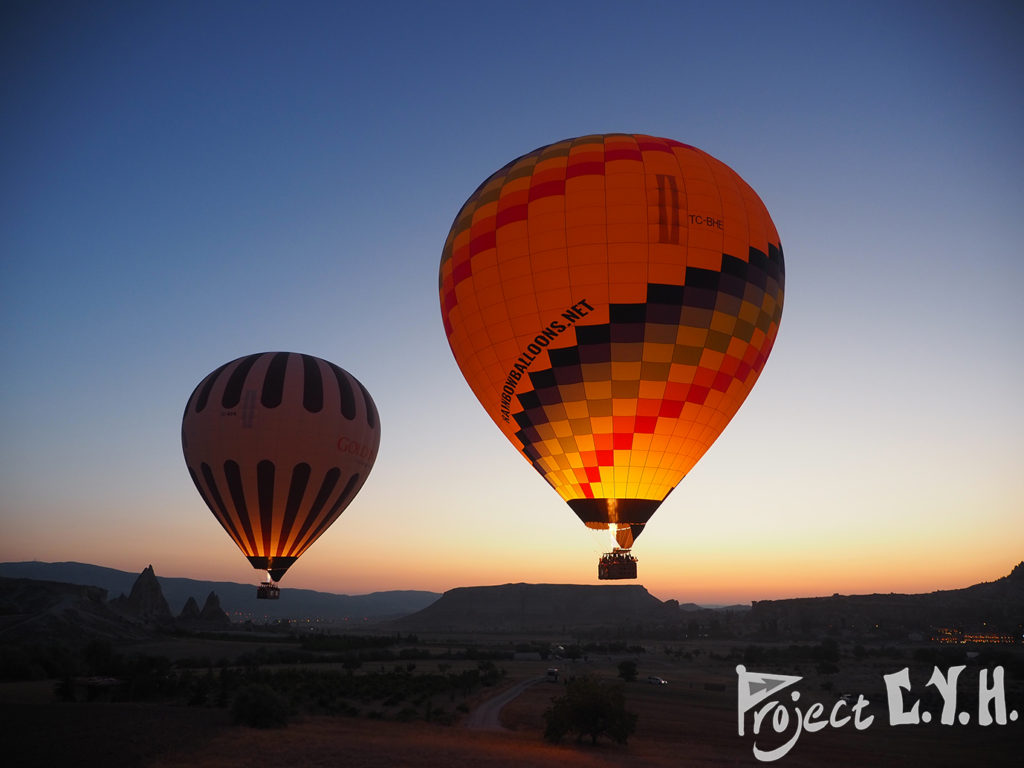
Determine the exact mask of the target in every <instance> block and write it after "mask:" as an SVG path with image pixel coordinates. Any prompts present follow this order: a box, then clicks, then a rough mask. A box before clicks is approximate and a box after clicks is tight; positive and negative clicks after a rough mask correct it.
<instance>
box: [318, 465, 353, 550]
mask: <svg viewBox="0 0 1024 768" xmlns="http://www.w3.org/2000/svg"><path fill="white" fill-rule="evenodd" d="M358 482H359V473H358V472H356V473H355V474H354V475H352V477H350V478H349V479H348V482H347V483H345V488H344V489H343V490H342V492H341V495H340V496H338V500H337V501H336V502H334V504H333V506H332V507H331V511H330V512H328V513H327V514H326V515H324V517H323V519H322V520H321V521H320V523H319V525H317V527H316V530H314V531H313V533H311V534H310V535H309V536H308V540H309V543H310V544H312V543H313V542H314V541H316V540H317V539H318V538H320V534H321V533H323V532H324V531H326V530H327V528H328V526H330V524H331V523H333V522H334V521H335V520H337V519H338V516H339V515H340V514H341V513H342V512H344V511H345V505H346V504H348V502H349V501H351V499H352V491H353V490H354V489H355V487H356V484H357V483H358Z"/></svg>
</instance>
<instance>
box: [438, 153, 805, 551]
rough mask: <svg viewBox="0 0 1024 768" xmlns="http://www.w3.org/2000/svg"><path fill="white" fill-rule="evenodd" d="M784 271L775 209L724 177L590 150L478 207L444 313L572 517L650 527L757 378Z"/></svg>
mask: <svg viewBox="0 0 1024 768" xmlns="http://www.w3.org/2000/svg"><path fill="white" fill-rule="evenodd" d="M784 273H785V269H784V263H783V255H782V248H781V244H780V242H779V237H778V233H777V232H776V230H775V226H774V225H773V223H772V221H771V218H770V216H769V215H768V211H767V210H766V209H765V206H764V204H763V203H762V202H761V200H760V199H759V198H758V197H757V195H756V193H755V192H754V191H753V190H752V189H751V188H750V187H749V186H748V185H747V184H746V183H745V182H744V181H743V180H742V179H741V178H740V177H739V176H738V175H737V174H736V173H735V172H734V171H733V170H732V169H730V168H729V167H728V166H726V165H725V164H723V163H721V162H720V161H718V160H716V159H715V158H713V157H711V156H710V155H708V154H707V153H705V152H702V151H700V150H699V149H696V148H694V147H691V146H688V145H685V144H681V143H679V142H676V141H672V140H669V139H660V138H656V137H652V136H643V135H633V134H608V135H601V136H586V137H581V138H577V139H569V140H567V141H562V142H558V143H556V144H552V145H549V146H547V147H542V148H540V149H538V150H535V151H534V152H531V153H529V154H528V155H524V156H523V157H520V158H518V159H516V160H514V161H513V162H511V163H509V164H508V165H507V166H505V167H504V168H502V169H501V170H500V171H498V172H497V173H495V174H494V175H493V176H491V177H490V178H489V179H487V180H486V181H485V182H484V183H483V184H482V185H480V187H479V188H478V189H477V190H476V192H475V193H474V194H473V195H472V196H471V197H470V198H469V200H467V202H466V203H465V205H464V206H463V207H462V210H461V211H460V212H459V214H458V216H457V217H456V219H455V223H454V224H453V226H452V228H451V231H450V233H449V235H448V239H447V242H446V243H445V247H444V251H443V254H442V258H441V268H440V301H441V314H442V319H443V321H444V327H445V331H446V333H447V336H448V342H449V344H450V346H451V349H452V352H453V354H454V355H455V359H456V361H457V362H458V364H459V367H460V368H461V369H462V372H463V374H464V375H465V376H466V379H467V381H468V383H469V385H470V387H471V388H472V390H473V392H474V394H476V396H477V398H478V399H479V400H480V402H481V403H482V404H483V406H484V408H485V409H486V410H487V412H488V413H489V414H490V416H491V418H492V419H494V421H495V423H496V424H497V425H498V426H499V427H500V428H501V430H502V431H503V432H504V433H505V435H506V437H508V439H509V440H510V441H511V442H512V443H513V445H515V446H516V448H517V449H518V450H519V451H520V453H522V455H523V456H524V457H525V458H526V459H527V460H528V461H530V462H531V463H532V464H533V466H534V467H535V468H536V469H537V471H538V472H540V474H541V475H543V476H544V478H545V479H546V480H547V481H548V482H549V483H550V484H551V485H552V486H553V487H554V488H555V490H556V491H557V492H558V493H559V494H560V495H561V497H562V498H563V499H565V500H566V501H567V502H569V505H570V506H571V507H572V508H573V509H574V511H575V512H576V513H577V515H579V516H580V518H581V519H583V521H584V522H586V523H587V524H588V525H592V526H593V525H598V526H604V525H614V524H616V523H621V524H633V525H637V526H641V525H642V524H643V523H645V522H646V521H647V519H648V518H649V517H650V515H651V514H653V512H654V510H655V509H656V508H657V506H658V505H659V504H660V503H661V501H662V500H663V499H664V498H665V496H666V495H667V494H668V493H669V492H670V491H671V490H672V489H673V488H674V487H675V486H676V484H678V483H679V481H680V480H681V479H682V478H683V476H685V474H686V473H687V472H689V470H690V469H691V468H692V467H693V465H694V464H695V463H696V462H697V461H698V460H699V459H700V457H701V456H703V454H704V453H705V452H706V451H707V450H708V448H709V447H710V446H711V444H712V443H713V442H714V440H715V439H716V438H717V437H718V435H719V434H720V433H721V431H722V430H723V429H724V428H725V426H726V424H728V422H729V420H730V419H731V418H732V416H733V414H735V413H736V410H737V409H738V408H739V407H740V405H741V404H742V402H743V400H744V399H745V398H746V396H747V394H748V393H749V392H750V389H751V387H753V385H754V383H755V382H756V380H757V378H758V375H759V374H760V372H761V370H762V368H763V367H764V364H765V361H766V360H767V358H768V355H769V353H770V352H771V349H772V345H773V343H774V341H775V337H776V334H777V333H778V327H779V320H780V318H781V315H782V305H783V290H784ZM637 532H638V529H637Z"/></svg>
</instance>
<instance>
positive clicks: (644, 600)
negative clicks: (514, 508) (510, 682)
mask: <svg viewBox="0 0 1024 768" xmlns="http://www.w3.org/2000/svg"><path fill="white" fill-rule="evenodd" d="M678 614H679V604H678V603H676V602H675V601H669V602H668V603H664V602H662V601H661V600H659V599H658V598H656V597H654V596H653V595H652V594H650V593H649V592H648V591H647V590H646V589H644V588H643V587H642V586H640V585H635V584H630V585H607V586H603V585H602V586H589V585H577V584H502V585H500V586H491V587H459V588H457V589H452V590H449V591H448V592H445V593H444V594H443V595H442V596H441V599H439V600H438V601H437V602H435V603H433V604H432V605H430V606H428V607H426V608H424V609H423V610H422V611H419V612H418V613H415V614H412V615H411V616H406V617H404V618H402V619H399V620H397V621H395V622H392V626H394V627H396V628H402V629H410V630H420V631H424V630H427V631H429V630H434V631H478V632H503V631H528V630H557V631H563V630H571V629H587V628H594V627H617V626H627V625H631V626H632V625H636V624H637V623H651V622H654V623H660V622H664V621H666V620H674V619H675V618H676V616H677V615H678Z"/></svg>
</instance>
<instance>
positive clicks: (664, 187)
mask: <svg viewBox="0 0 1024 768" xmlns="http://www.w3.org/2000/svg"><path fill="white" fill-rule="evenodd" d="M658 241H659V242H662V243H676V244H678V243H679V186H678V185H677V184H676V177H675V176H671V175H669V174H667V173H659V174H658Z"/></svg>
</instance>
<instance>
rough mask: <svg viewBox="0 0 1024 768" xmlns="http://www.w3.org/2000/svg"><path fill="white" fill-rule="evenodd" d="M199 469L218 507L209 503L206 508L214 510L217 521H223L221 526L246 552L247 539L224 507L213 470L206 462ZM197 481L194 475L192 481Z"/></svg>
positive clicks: (197, 484)
mask: <svg viewBox="0 0 1024 768" xmlns="http://www.w3.org/2000/svg"><path fill="white" fill-rule="evenodd" d="M199 468H200V471H201V472H202V473H203V479H204V480H205V481H206V487H207V488H209V489H210V496H211V498H212V499H213V503H214V504H215V505H216V506H215V507H213V506H211V505H210V503H209V502H208V501H207V502H206V506H208V507H210V508H211V509H212V510H213V513H214V515H216V517H217V519H218V520H220V521H221V525H223V526H224V528H225V529H226V530H227V532H228V533H229V534H230V535H231V538H232V539H234V542H235V544H237V545H238V546H239V547H240V548H241V549H243V550H244V549H245V539H243V538H242V536H241V534H240V533H239V532H238V528H236V527H235V523H234V521H233V520H232V519H231V514H230V513H229V512H228V510H227V507H226V506H225V505H224V499H223V498H222V497H221V494H220V489H218V488H217V480H216V479H215V478H214V476H213V470H212V469H210V465H209V464H207V463H206V462H205V461H204V462H203V463H202V464H201V465H200V467H199ZM191 471H192V470H191V469H189V472H191ZM195 479H196V478H195V475H193V476H192V480H193V481H195ZM196 487H197V488H199V483H196ZM199 493H200V495H203V491H202V488H200V489H199ZM203 499H204V500H205V499H206V497H205V496H203Z"/></svg>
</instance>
